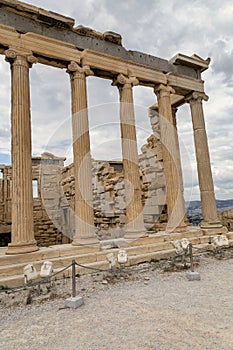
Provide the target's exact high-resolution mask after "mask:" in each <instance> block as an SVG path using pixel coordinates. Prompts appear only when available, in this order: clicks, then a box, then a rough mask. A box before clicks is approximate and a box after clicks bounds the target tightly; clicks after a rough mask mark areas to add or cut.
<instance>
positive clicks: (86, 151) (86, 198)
mask: <svg viewBox="0 0 233 350" xmlns="http://www.w3.org/2000/svg"><path fill="white" fill-rule="evenodd" d="M68 72H69V74H70V82H71V95H72V131H73V155H74V177H75V235H74V238H73V242H72V244H73V245H82V244H94V243H98V239H97V236H96V235H95V228H94V210H93V193H92V171H91V155H90V137H89V123H88V107H87V92H86V75H91V74H92V72H91V70H90V68H89V67H87V66H85V67H80V66H79V65H78V64H77V63H76V62H71V64H70V65H69V66H68Z"/></svg>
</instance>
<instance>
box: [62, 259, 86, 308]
mask: <svg viewBox="0 0 233 350" xmlns="http://www.w3.org/2000/svg"><path fill="white" fill-rule="evenodd" d="M75 265H76V261H75V260H72V264H71V269H72V270H71V271H72V276H71V277H72V281H71V282H72V293H71V297H70V298H68V299H66V300H65V308H71V309H77V308H78V307H80V306H81V305H83V304H84V301H83V298H82V297H81V296H78V295H76V271H75Z"/></svg>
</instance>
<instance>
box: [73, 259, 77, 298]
mask: <svg viewBox="0 0 233 350" xmlns="http://www.w3.org/2000/svg"><path fill="white" fill-rule="evenodd" d="M75 265H76V263H75V260H72V298H75V297H76V279H75Z"/></svg>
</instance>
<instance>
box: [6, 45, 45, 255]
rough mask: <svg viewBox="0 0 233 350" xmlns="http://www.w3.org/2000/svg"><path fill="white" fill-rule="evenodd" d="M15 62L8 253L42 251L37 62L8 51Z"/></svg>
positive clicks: (9, 56) (12, 64)
mask: <svg viewBox="0 0 233 350" xmlns="http://www.w3.org/2000/svg"><path fill="white" fill-rule="evenodd" d="M5 54H6V59H7V60H8V61H9V62H10V63H11V89H12V90H11V92H12V96H11V118H12V120H11V140H12V141H11V145H12V151H11V154H12V229H11V243H10V244H9V245H8V249H7V252H6V254H21V253H29V252H33V251H36V250H38V247H37V244H36V241H35V239H34V233H33V196H32V161H31V120H30V91H29V67H30V66H31V64H32V63H35V62H36V58H35V57H33V56H32V55H30V54H24V53H21V52H16V51H14V50H7V51H6V52H5Z"/></svg>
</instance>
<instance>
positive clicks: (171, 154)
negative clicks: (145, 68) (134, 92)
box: [155, 84, 186, 232]
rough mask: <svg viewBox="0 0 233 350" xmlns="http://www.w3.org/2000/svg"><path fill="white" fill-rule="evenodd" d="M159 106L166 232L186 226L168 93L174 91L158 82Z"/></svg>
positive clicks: (177, 150)
mask: <svg viewBox="0 0 233 350" xmlns="http://www.w3.org/2000/svg"><path fill="white" fill-rule="evenodd" d="M155 93H156V95H157V98H158V106H159V122H160V132H161V138H160V140H161V143H162V153H163V165H164V176H165V180H166V203H167V211H168V224H167V228H166V230H167V231H168V232H173V231H182V230H184V229H185V228H186V223H185V221H184V219H185V204H184V196H183V180H182V171H181V162H180V151H179V142H178V135H177V130H176V126H175V125H174V124H175V123H174V115H173V113H172V108H171V100H170V94H171V93H175V91H174V90H173V89H172V88H171V87H169V86H165V85H162V84H160V85H159V86H158V87H156V88H155Z"/></svg>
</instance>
